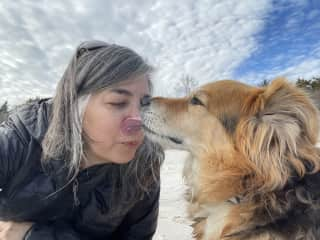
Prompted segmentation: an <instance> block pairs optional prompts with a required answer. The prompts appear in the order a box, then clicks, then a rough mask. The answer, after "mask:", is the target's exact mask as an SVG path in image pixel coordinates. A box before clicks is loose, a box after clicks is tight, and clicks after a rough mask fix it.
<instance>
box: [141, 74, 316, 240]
mask: <svg viewBox="0 0 320 240" xmlns="http://www.w3.org/2000/svg"><path fill="white" fill-rule="evenodd" d="M142 113H143V114H142V116H143V121H144V128H145V131H146V133H147V134H148V135H149V136H150V137H151V138H152V139H154V140H155V141H157V142H159V143H160V144H162V145H163V146H164V147H167V148H175V149H184V150H187V151H189V152H190V153H191V156H192V159H190V160H189V161H188V162H187V163H186V167H185V175H186V179H187V184H188V185H189V191H188V194H187V200H188V201H189V209H188V211H189V215H190V217H191V218H192V219H193V220H194V226H193V227H194V237H195V238H196V239H202V240H217V239H224V240H251V239H255V240H271V239H274V240H289V239H290V240H298V239H308V240H309V239H310V240H311V239H312V240H313V239H314V240H316V239H320V175H319V174H318V171H319V168H320V150H319V149H318V148H317V147H316V146H315V144H316V142H317V139H318V112H317V109H316V107H315V106H314V105H313V103H312V102H311V101H310V99H309V98H308V96H307V95H306V94H305V93H304V92H303V91H301V90H300V89H297V88H296V87H295V86H294V85H291V84H290V83H288V82H287V81H286V80H284V79H281V78H279V79H276V80H274V81H273V82H272V83H271V84H269V85H268V86H266V87H261V88H258V87H252V86H248V85H245V84H242V83H240V82H236V81H231V80H225V81H218V82H213V83H209V84H207V85H204V86H202V87H200V88H199V90H197V91H195V92H194V93H192V94H191V95H190V96H187V97H185V98H181V99H168V98H160V97H159V98H153V99H152V100H151V102H150V103H149V104H148V105H147V106H144V107H143V110H142Z"/></svg>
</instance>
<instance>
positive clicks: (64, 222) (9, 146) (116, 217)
mask: <svg viewBox="0 0 320 240" xmlns="http://www.w3.org/2000/svg"><path fill="white" fill-rule="evenodd" d="M50 106H51V105H50V103H48V101H45V100H42V101H39V102H37V103H34V104H30V105H27V106H25V107H23V108H22V109H21V110H19V111H18V112H16V113H15V114H12V115H11V117H10V118H9V119H8V121H6V122H5V123H2V124H1V125H0V220H4V221H5V220H11V221H32V222H35V224H34V225H33V227H32V228H31V229H30V231H29V232H28V233H27V234H26V236H25V239H27V240H38V239H39V240H40V239H41V240H43V239H48V240H50V239H52V240H53V239H56V240H57V239H59V240H60V239H61V240H75V239H92V240H95V239H97V240H98V239H103V240H109V239H127V240H129V239H130V240H133V239H139V240H143V239H151V238H152V235H153V234H154V232H155V229H156V225H157V217H158V204H159V191H160V187H159V185H158V184H157V185H156V186H155V187H154V188H153V190H152V191H151V192H150V193H149V194H144V197H143V198H141V199H139V200H135V201H131V202H123V203H117V204H120V206H121V211H118V212H117V213H115V212H114V211H112V209H110V202H111V182H112V179H111V175H112V174H111V173H112V171H115V169H116V168H117V167H118V166H117V165H116V164H104V165H98V166H92V167H90V168H88V169H85V170H82V171H81V172H80V173H79V174H78V176H77V178H76V179H75V181H73V182H72V183H70V184H67V185H66V183H67V174H66V172H67V171H66V169H65V168H64V167H63V166H64V165H63V161H59V160H55V161H52V163H50V165H48V166H47V167H46V168H45V169H46V170H44V168H43V166H42V165H41V162H40V156H41V145H40V143H41V141H42V139H43V137H44V134H45V132H46V130H47V127H48V116H49V113H48V112H49V109H50ZM48 168H49V169H48ZM118 206H119V205H118Z"/></svg>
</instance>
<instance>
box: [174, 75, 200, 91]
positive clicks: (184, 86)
mask: <svg viewBox="0 0 320 240" xmlns="http://www.w3.org/2000/svg"><path fill="white" fill-rule="evenodd" d="M198 85H199V83H198V82H197V81H196V80H195V79H194V78H193V77H191V76H190V75H184V76H182V78H181V79H180V80H179V81H178V82H177V83H176V85H175V87H174V90H175V93H176V94H177V95H178V96H185V95H189V94H190V93H191V91H192V90H193V89H194V88H196V87H197V86H198Z"/></svg>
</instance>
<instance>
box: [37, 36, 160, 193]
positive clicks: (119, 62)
mask: <svg viewBox="0 0 320 240" xmlns="http://www.w3.org/2000/svg"><path fill="white" fill-rule="evenodd" d="M152 70H153V69H152V67H151V66H149V65H148V64H147V63H146V62H145V61H144V60H143V59H142V58H141V57H140V56H139V55H138V54H137V53H136V52H134V51H132V50H131V49H129V48H126V47H123V46H119V45H115V44H107V43H105V42H101V41H89V42H84V43H82V44H80V45H79V47H78V48H77V50H76V52H75V53H74V55H73V57H72V59H71V62H70V63H69V65H68V67H67V69H66V71H65V73H64V75H63V77H62V79H61V80H60V82H59V84H58V86H57V91H56V95H55V97H54V99H53V109H52V115H51V120H50V124H49V128H48V131H47V133H46V135H45V137H44V140H43V141H42V148H43V154H42V162H43V163H46V162H48V161H51V160H53V159H56V160H63V161H64V162H65V164H66V167H67V168H68V170H69V178H70V181H72V179H74V178H75V177H76V176H77V174H78V172H79V170H80V164H81V161H82V160H83V159H85V153H84V148H83V146H84V144H85V137H84V134H83V133H82V115H83V112H84V110H85V107H86V105H87V103H88V99H89V98H90V95H91V93H93V92H95V91H98V90H101V89H104V88H107V87H110V86H112V85H113V84H115V83H119V82H121V81H125V80H127V79H128V78H129V77H135V76H139V75H141V74H149V73H151V71H152ZM150 87H151V82H150ZM163 156H164V155H163V152H162V150H161V148H160V147H159V146H157V145H155V144H154V143H152V142H150V141H149V140H148V139H145V141H144V143H143V144H142V145H141V147H140V148H139V149H138V150H137V153H136V156H135V159H133V160H132V161H130V162H129V163H127V164H123V165H121V166H119V171H120V172H121V179H122V180H121V182H123V183H125V182H126V181H128V178H130V179H131V184H132V181H133V180H134V181H135V182H136V183H137V184H136V185H137V186H139V187H140V189H143V190H147V189H148V187H150V186H151V185H152V184H153V183H154V181H155V180H156V182H157V179H159V167H160V164H161V162H162V160H163ZM150 171H151V172H150ZM124 185H125V184H124ZM132 185H133V186H134V185H135V184H132ZM124 191H125V190H124Z"/></svg>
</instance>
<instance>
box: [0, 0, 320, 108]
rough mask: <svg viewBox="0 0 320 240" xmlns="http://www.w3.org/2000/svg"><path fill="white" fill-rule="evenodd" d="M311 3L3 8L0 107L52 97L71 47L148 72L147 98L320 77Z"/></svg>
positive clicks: (99, 2) (147, 0)
mask: <svg viewBox="0 0 320 240" xmlns="http://www.w3.org/2000/svg"><path fill="white" fill-rule="evenodd" d="M318 36H320V1H318V0H277V1H275V0H259V1H256V0H241V1H239V0H223V1H222V0H198V1H194V0H176V1H172V0H139V1H127V0H117V1H112V0H82V1H78V0H55V1H50V0H38V1H30V0H16V1H11V0H1V1H0V104H1V103H2V102H4V101H5V100H8V101H9V103H11V104H17V103H21V102H22V101H24V100H25V99H27V98H29V97H35V96H40V97H50V96H53V95H54V92H55V87H56V84H57V82H58V81H59V79H60V78H61V76H62V74H63V71H64V69H65V67H66V65H67V63H68V61H69V59H70V58H71V56H72V54H73V51H74V50H75V48H76V46H77V45H78V44H79V43H80V42H82V41H85V40H89V39H99V40H104V41H107V42H112V43H117V44H121V45H125V46H128V47H130V48H132V49H134V50H136V51H137V52H138V53H139V54H141V55H142V56H143V57H145V58H146V59H147V60H148V61H149V62H150V63H151V64H153V65H154V66H155V67H156V69H157V72H156V73H155V75H154V85H155V94H157V95H171V96H172V95H175V91H174V89H175V88H174V86H175V85H176V84H177V83H178V82H179V79H180V78H181V77H182V76H184V75H186V74H187V75H190V76H192V77H193V78H194V79H195V80H196V81H197V82H198V83H199V84H203V83H207V82H210V81H216V80H219V79H237V80H240V81H243V82H246V83H248V84H257V83H259V82H261V81H262V80H264V79H268V80H269V79H272V78H275V77H277V76H280V75H281V76H286V77H287V78H288V79H289V80H291V81H293V80H295V79H297V78H298V77H305V78H311V77H312V76H319V75H320V40H319V39H320V37H318Z"/></svg>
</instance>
